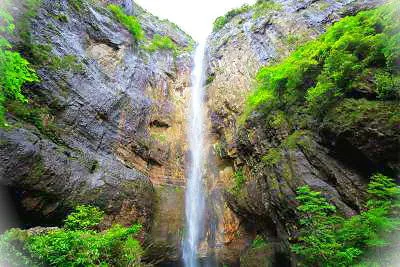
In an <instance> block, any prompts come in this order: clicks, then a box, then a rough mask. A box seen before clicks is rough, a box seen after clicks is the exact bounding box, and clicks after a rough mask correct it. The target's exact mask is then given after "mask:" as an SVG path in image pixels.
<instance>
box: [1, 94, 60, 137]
mask: <svg viewBox="0 0 400 267" xmlns="http://www.w3.org/2000/svg"><path fill="white" fill-rule="evenodd" d="M6 107H7V111H8V112H10V113H12V114H14V115H15V116H16V117H17V118H19V119H21V120H23V121H25V122H28V123H31V124H33V125H35V126H36V128H37V129H38V130H39V131H40V132H41V133H42V134H44V135H45V136H47V137H48V138H50V139H51V140H52V141H53V142H55V143H57V144H62V143H63V141H62V140H61V139H60V138H59V134H60V129H59V128H58V127H57V126H56V125H55V124H54V123H53V122H52V120H50V119H49V118H50V114H49V110H48V108H45V107H37V106H34V105H33V104H26V103H21V102H20V101H11V100H10V101H7V104H6Z"/></svg>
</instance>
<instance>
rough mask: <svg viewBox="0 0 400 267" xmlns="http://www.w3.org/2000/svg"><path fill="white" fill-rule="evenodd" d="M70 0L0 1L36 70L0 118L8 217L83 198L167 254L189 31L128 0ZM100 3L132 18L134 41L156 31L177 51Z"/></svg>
mask: <svg viewBox="0 0 400 267" xmlns="http://www.w3.org/2000/svg"><path fill="white" fill-rule="evenodd" d="M78 2H80V4H76V3H77V2H76V1H67V0H64V1H50V0H44V1H26V2H25V1H13V4H14V5H15V6H14V7H11V9H10V10H12V12H13V14H14V16H15V17H16V19H17V35H16V36H18V38H14V39H15V40H14V44H15V46H16V47H18V48H19V50H20V52H21V53H22V54H23V55H24V56H25V57H27V58H28V59H29V60H30V61H31V62H32V64H33V65H34V66H35V68H36V69H37V72H38V74H39V76H40V82H39V83H38V84H35V85H33V86H30V87H28V88H26V89H25V94H26V95H27V96H28V97H29V99H30V100H29V104H28V105H27V106H26V107H23V106H21V105H18V103H8V106H7V107H8V111H9V112H8V114H7V121H8V123H9V124H10V127H9V128H8V129H0V139H1V142H0V181H1V186H2V189H3V190H4V192H8V193H9V195H10V196H11V198H12V201H11V203H13V206H14V207H13V209H15V210H16V211H17V213H18V214H17V215H18V216H19V219H20V221H19V222H16V223H17V224H13V225H14V226H18V225H19V226H22V227H32V226H37V225H41V226H46V225H57V224H59V223H60V222H61V219H63V218H64V217H65V214H66V213H67V212H68V211H69V210H70V209H71V208H73V207H74V206H75V205H77V204H85V203H86V204H92V205H96V206H98V207H100V208H101V209H103V210H104V211H105V212H106V219H105V220H104V221H103V223H102V225H103V227H107V226H109V225H111V223H120V224H123V225H130V224H131V223H134V222H140V223H142V224H143V225H144V226H145V229H146V231H147V232H149V233H151V235H152V240H153V241H155V242H162V243H163V244H169V245H170V246H171V249H172V252H171V254H172V257H174V258H175V259H176V257H177V254H176V252H174V251H173V249H174V247H175V246H179V244H180V239H181V234H180V233H181V231H182V227H183V206H182V205H176V203H182V202H183V189H181V187H182V186H183V185H184V183H185V181H184V173H185V155H186V150H187V148H186V136H185V127H186V121H185V120H186V118H185V114H186V101H187V95H188V90H187V87H188V83H189V73H190V69H191V65H192V63H191V54H190V53H191V50H190V47H191V46H192V45H193V40H192V39H191V38H190V37H189V36H188V35H187V34H185V33H184V32H183V31H181V30H180V29H179V28H177V27H176V26H175V25H174V24H172V23H170V22H168V21H161V20H160V19H158V18H156V17H154V16H152V15H151V14H149V13H147V12H146V11H144V10H143V9H142V8H140V7H139V6H137V5H136V4H135V3H133V4H132V2H131V1H103V2H104V3H101V2H97V3H94V2H91V1H78ZM110 2H114V3H115V2H116V3H119V4H121V5H122V6H124V7H125V9H126V12H131V13H130V14H134V15H135V16H136V17H137V18H138V19H139V21H140V23H141V25H142V28H143V30H144V32H145V35H146V36H145V40H150V39H151V38H152V37H153V36H154V34H160V35H166V36H169V37H170V39H171V40H172V41H173V42H174V44H175V45H176V46H177V47H178V48H179V49H181V52H179V53H175V52H174V51H172V50H167V49H159V50H156V51H154V52H151V51H148V50H146V49H144V48H143V45H144V44H143V42H140V43H137V42H136V41H135V40H134V39H133V38H132V35H131V34H130V33H129V32H128V31H127V30H126V29H125V27H124V26H123V25H121V24H120V23H119V22H118V21H117V20H116V19H115V17H114V16H113V14H112V13H111V12H110V11H109V10H107V8H106V6H105V5H106V4H107V3H110ZM128 14H129V13H128ZM184 50H187V51H188V52H185V51H184ZM58 59H68V60H69V61H68V60H58ZM40 60H41V62H40ZM52 62H60V64H58V65H56V66H53V65H52ZM156 247H157V246H156ZM156 251H157V249H156ZM161 254H162V253H161ZM153 258H155V260H156V261H157V256H154V257H153ZM152 260H153V259H152Z"/></svg>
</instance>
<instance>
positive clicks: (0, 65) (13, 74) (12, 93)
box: [0, 9, 39, 127]
mask: <svg viewBox="0 0 400 267" xmlns="http://www.w3.org/2000/svg"><path fill="white" fill-rule="evenodd" d="M14 28H15V25H14V24H13V17H12V16H11V15H10V14H9V13H8V12H7V11H5V10H3V9H0V34H4V33H7V34H12V32H13V30H14ZM38 80H39V79H38V77H37V75H36V73H35V71H34V70H33V69H32V68H31V67H30V65H29V62H28V61H27V60H25V59H24V58H23V57H22V56H21V55H20V54H19V53H18V52H14V51H11V44H10V43H9V42H8V41H7V40H6V39H5V38H4V37H2V36H0V127H1V126H5V125H6V122H5V119H4V114H5V108H4V104H5V102H6V100H17V101H20V102H21V103H26V102H28V100H27V98H26V97H25V96H24V95H23V94H22V91H21V90H22V86H23V85H24V84H26V83H32V82H37V81H38Z"/></svg>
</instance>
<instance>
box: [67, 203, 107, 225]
mask: <svg viewBox="0 0 400 267" xmlns="http://www.w3.org/2000/svg"><path fill="white" fill-rule="evenodd" d="M103 215H104V212H102V211H101V210H99V209H98V208H96V207H93V206H84V205H81V206H77V207H76V208H75V211H74V212H72V213H71V214H70V215H68V217H67V218H66V219H65V221H64V226H65V228H66V229H69V230H89V229H93V227H95V226H96V225H98V224H99V223H100V222H101V221H102V220H103Z"/></svg>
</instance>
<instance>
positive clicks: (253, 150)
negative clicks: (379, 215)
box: [206, 0, 400, 266]
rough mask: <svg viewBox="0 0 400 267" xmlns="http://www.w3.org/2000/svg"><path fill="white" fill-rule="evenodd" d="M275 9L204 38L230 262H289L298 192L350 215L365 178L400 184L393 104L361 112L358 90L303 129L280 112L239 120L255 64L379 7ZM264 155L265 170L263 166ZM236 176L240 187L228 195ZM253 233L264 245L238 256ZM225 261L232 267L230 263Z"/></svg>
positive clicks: (321, 4) (248, 15) (308, 4)
mask: <svg viewBox="0 0 400 267" xmlns="http://www.w3.org/2000/svg"><path fill="white" fill-rule="evenodd" d="M275 3H276V5H270V8H269V9H268V10H266V11H264V13H263V14H262V15H259V14H256V13H255V12H256V10H255V9H254V8H253V9H250V10H248V11H245V12H242V13H240V14H238V15H236V16H234V17H233V18H232V19H231V20H230V21H229V22H228V23H226V24H225V25H224V26H223V27H222V28H221V29H218V30H217V31H214V32H213V33H212V35H211V36H210V37H209V68H208V77H209V78H208V85H207V89H206V90H207V99H208V102H207V104H208V109H209V119H210V128H211V133H210V135H211V139H212V140H213V145H212V147H213V149H212V151H211V154H212V155H214V161H215V162H216V165H217V166H216V168H217V170H216V171H214V172H213V174H210V175H211V176H212V178H211V180H215V181H218V182H215V184H217V186H216V187H217V188H219V190H222V191H224V192H225V194H224V196H225V201H226V202H227V204H228V206H229V208H230V209H231V210H233V211H234V214H235V215H232V214H230V215H229V216H225V217H223V219H222V222H221V225H222V230H220V232H223V233H224V234H225V238H224V239H223V242H225V243H224V244H225V247H227V248H230V247H231V248H232V251H234V255H236V257H239V255H241V259H240V264H241V266H260V264H261V263H260V262H263V263H262V265H263V266H289V265H290V264H295V260H294V258H293V257H292V256H293V255H291V253H290V250H289V240H291V239H293V238H296V236H297V234H298V231H297V224H296V221H297V216H298V214H297V211H296V206H297V202H296V199H295V198H296V188H298V187H299V186H301V185H304V184H306V185H309V186H310V187H311V188H313V189H314V190H318V191H321V192H323V194H324V195H325V196H326V197H327V198H328V199H329V200H330V202H331V203H334V204H335V206H337V207H338V208H339V210H340V211H341V212H342V213H343V214H345V215H347V216H349V215H353V214H356V213H358V212H359V211H360V209H361V207H362V205H363V203H364V200H365V194H366V184H367V183H368V179H369V177H370V176H371V174H372V173H374V172H377V171H384V172H386V173H388V174H389V175H392V176H394V177H395V178H396V177H397V179H398V178H399V176H398V175H399V167H400V159H399V154H398V151H399V147H400V144H399V136H400V133H399V128H398V127H396V126H394V127H391V126H388V125H390V123H389V122H388V118H387V117H385V115H384V114H386V111H389V110H392V111H393V110H398V103H396V102H395V103H385V102H382V103H381V104H379V108H378V109H375V111H376V113H375V114H369V115H368V111H367V110H362V105H363V103H364V102H365V101H367V102H368V100H362V99H361V100H357V98H364V97H365V98H367V99H370V98H371V97H370V96H368V93H367V92H364V93H363V92H362V91H361V90H360V92H361V93H360V94H361V97H356V100H351V99H347V100H346V101H343V102H342V104H341V105H339V107H337V108H336V109H332V110H331V111H330V112H329V113H328V115H327V116H326V117H325V119H324V120H323V121H322V122H319V123H318V124H317V125H315V124H314V125H312V126H310V127H308V126H302V125H301V117H299V118H296V117H290V115H289V114H285V113H281V112H280V111H279V110H275V111H272V112H271V113H269V114H265V113H263V112H261V111H257V110H255V111H253V112H252V113H251V114H250V115H248V116H247V117H246V119H245V120H244V119H243V117H244V116H243V113H244V108H245V101H246V98H247V95H248V94H249V92H250V91H251V90H253V89H254V88H255V87H256V82H255V75H256V74H257V72H258V70H259V68H260V67H261V66H265V65H272V64H275V63H277V62H280V61H281V60H282V59H284V58H285V57H286V56H288V55H289V54H290V52H292V51H294V49H295V48H296V47H298V46H299V45H301V44H303V43H304V42H306V41H308V40H311V39H314V38H316V37H317V36H319V35H320V34H321V33H323V32H324V31H325V30H326V28H327V27H328V26H329V25H331V24H332V23H334V22H336V21H338V20H339V19H340V18H341V17H343V16H347V15H352V14H356V13H357V12H358V11H361V10H367V9H371V8H373V7H376V6H378V5H380V4H382V3H384V1H374V0H373V1H289V0H287V1H275ZM363 94H365V95H363ZM352 101H353V102H352ZM363 101H364V102H363ZM371 103H372V102H371ZM357 105H360V106H361V110H360V111H361V112H363V113H362V114H363V116H365V117H363V120H361V121H359V122H357V123H353V124H351V125H350V126H344V122H345V119H346V118H349V116H351V109H349V107H350V106H353V107H354V109H355V110H356V109H357V107H356V106H357ZM385 110H386V111H385ZM346 112H347V113H346ZM243 120H244V122H243ZM271 121H272V123H269V122H271ZM346 127H347V128H346ZM265 155H268V156H269V158H267V159H266V160H269V164H266V163H265V161H266V160H262V158H263V157H266V156H265ZM237 173H240V174H241V176H242V177H245V182H244V184H243V185H241V188H240V190H238V189H236V191H235V190H232V188H235V179H236V178H235V175H237ZM236 186H237V185H236ZM233 191H235V192H233ZM225 209H226V212H225V213H227V212H228V213H230V212H229V210H228V209H227V208H225ZM235 217H236V218H235ZM234 233H236V234H234ZM256 235H258V236H261V237H262V238H263V239H264V240H265V241H266V242H267V244H268V245H267V246H266V247H265V249H264V250H257V251H255V250H254V251H253V250H251V249H250V250H249V251H248V252H245V251H246V248H250V247H251V239H253V238H255V237H256ZM249 239H250V240H249ZM238 244H240V245H238ZM238 247H239V249H238ZM235 251H236V252H235ZM225 260H226V261H227V262H230V263H231V264H232V261H233V263H235V264H238V262H235V260H234V257H233V258H232V257H231V258H229V257H228V258H226V259H225Z"/></svg>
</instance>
